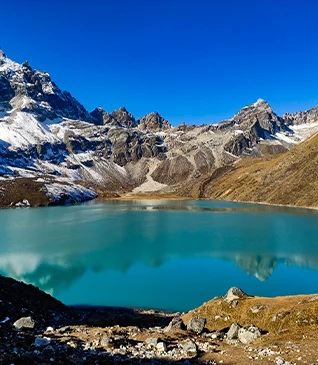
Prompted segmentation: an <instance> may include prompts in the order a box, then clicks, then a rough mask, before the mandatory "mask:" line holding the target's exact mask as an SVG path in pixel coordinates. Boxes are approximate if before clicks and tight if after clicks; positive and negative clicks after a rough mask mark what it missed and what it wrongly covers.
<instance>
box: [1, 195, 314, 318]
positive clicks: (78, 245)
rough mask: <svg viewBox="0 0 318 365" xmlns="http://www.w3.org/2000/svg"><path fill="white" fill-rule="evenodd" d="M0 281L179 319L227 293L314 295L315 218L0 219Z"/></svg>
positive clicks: (107, 206) (294, 213)
mask: <svg viewBox="0 0 318 365" xmlns="http://www.w3.org/2000/svg"><path fill="white" fill-rule="evenodd" d="M0 220H1V227H0V242H1V245H0V273H1V274H4V275H7V276H11V277H13V278H15V279H18V280H23V281H25V282H27V283H32V284H35V285H37V286H39V287H40V288H41V289H43V290H45V291H47V292H49V293H51V294H52V295H53V296H55V297H56V298H58V299H60V300H62V301H63V302H64V303H66V304H72V305H80V304H87V305H103V306H104V305H105V306H109V305H111V306H134V307H148V308H161V309H171V310H180V311H185V310H189V309H192V308H194V307H197V306H198V305H200V304H202V303H203V302H205V301H206V300H209V299H210V298H211V297H212V296H214V295H218V294H219V293H222V292H225V291H226V290H227V288H228V287H230V286H233V285H234V286H237V287H242V288H244V290H245V291H246V292H250V293H253V294H255V295H263V296H264V295H265V296H276V295H288V294H305V293H313V292H316V291H317V288H316V283H317V280H318V243H317V238H318V224H317V223H318V212H317V211H314V210H306V209H296V208H285V207H272V206H264V205H254V204H242V203H229V202H220V201H218V202H216V201H192V200H184V201H166V200H165V201H164V200H161V201H151V200H147V201H119V200H118V201H107V202H102V203H101V202H96V201H93V202H90V203H85V204H81V205H75V206H65V207H49V208H32V209H15V210H3V211H0Z"/></svg>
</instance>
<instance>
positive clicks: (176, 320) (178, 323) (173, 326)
mask: <svg viewBox="0 0 318 365" xmlns="http://www.w3.org/2000/svg"><path fill="white" fill-rule="evenodd" d="M184 329H185V325H184V323H183V320H182V318H181V317H179V316H178V317H173V318H172V320H171V322H170V323H169V324H168V326H167V327H166V328H165V329H164V331H165V332H169V331H175V330H184Z"/></svg>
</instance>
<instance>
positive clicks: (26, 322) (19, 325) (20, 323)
mask: <svg viewBox="0 0 318 365" xmlns="http://www.w3.org/2000/svg"><path fill="white" fill-rule="evenodd" d="M13 326H14V327H15V328H16V329H23V328H28V329H32V328H34V326H35V322H34V320H33V319H32V318H31V317H22V318H20V319H18V320H17V321H15V322H14V323H13Z"/></svg>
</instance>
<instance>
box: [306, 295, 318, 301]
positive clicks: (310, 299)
mask: <svg viewBox="0 0 318 365" xmlns="http://www.w3.org/2000/svg"><path fill="white" fill-rule="evenodd" d="M315 300H318V295H316V296H314V297H311V298H309V299H308V302H314V301H315Z"/></svg>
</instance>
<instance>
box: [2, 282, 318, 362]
mask: <svg viewBox="0 0 318 365" xmlns="http://www.w3.org/2000/svg"><path fill="white" fill-rule="evenodd" d="M0 286H1V289H2V290H0V303H1V318H0V362H1V363H3V364H5V365H7V364H14V363H17V364H24V363H25V364H29V363H32V364H41V365H43V364H51V363H56V364H65V363H67V364H80V365H84V364H89V365H96V364H105V365H106V364H107V365H108V364H113V365H115V364H118V363H121V364H140V363H141V364H153V363H156V364H162V365H168V364H175V365H177V364H178V365H181V364H183V365H184V364H210V365H216V364H224V365H230V364H238V365H249V364H250V363H251V360H252V361H253V363H254V364H276V365H294V364H297V365H298V364H303V363H307V364H316V359H318V349H317V346H316V342H317V330H318V294H310V295H307V294H299V295H292V296H278V297H273V298H268V297H258V296H252V295H249V294H246V293H244V292H243V291H242V290H241V289H239V288H230V289H229V290H228V292H227V293H223V295H222V296H219V297H214V298H213V299H211V300H209V301H207V302H205V303H203V304H202V305H201V306H199V307H198V308H195V309H192V310H190V311H188V312H183V313H180V312H166V311H161V310H157V309H146V308H145V309H139V308H137V309H136V308H133V307H103V306H85V305H81V306H66V305H64V304H63V303H62V302H60V301H58V300H57V299H55V298H54V297H52V296H51V295H49V294H46V293H44V292H43V291H41V290H39V289H38V288H36V287H34V286H33V285H27V284H25V283H23V282H18V281H16V280H14V279H11V278H8V277H4V276H2V275H0ZM251 294H252V293H251ZM303 359H306V362H304V361H303Z"/></svg>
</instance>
